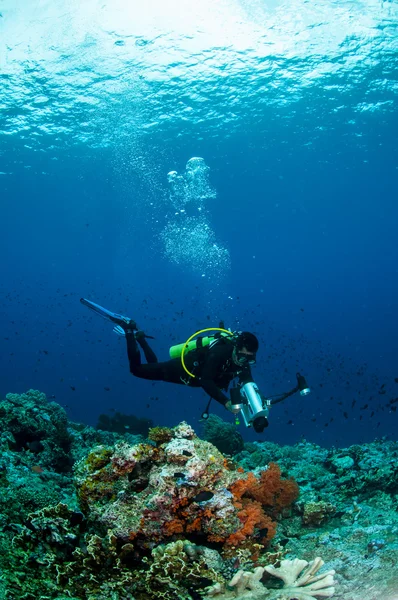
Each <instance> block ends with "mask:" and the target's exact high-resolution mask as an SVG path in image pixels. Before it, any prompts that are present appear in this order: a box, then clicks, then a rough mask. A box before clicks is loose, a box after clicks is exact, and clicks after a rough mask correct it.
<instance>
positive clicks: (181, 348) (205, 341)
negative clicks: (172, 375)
mask: <svg viewBox="0 0 398 600" xmlns="http://www.w3.org/2000/svg"><path fill="white" fill-rule="evenodd" d="M230 336H232V331H231V333H224V332H217V333H216V334H214V335H206V336H204V337H198V338H196V339H195V340H192V341H190V342H188V343H187V342H184V343H182V344H176V345H175V346H171V348H170V350H169V355H170V358H181V355H182V353H184V355H186V354H188V352H192V350H198V349H199V348H206V347H207V346H208V347H209V348H211V346H212V345H213V344H214V343H216V342H218V341H219V340H220V339H221V338H223V337H230Z"/></svg>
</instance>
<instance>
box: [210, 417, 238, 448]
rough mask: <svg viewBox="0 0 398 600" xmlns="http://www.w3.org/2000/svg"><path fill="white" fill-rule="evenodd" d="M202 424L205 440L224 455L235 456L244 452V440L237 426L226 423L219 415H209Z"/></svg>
mask: <svg viewBox="0 0 398 600" xmlns="http://www.w3.org/2000/svg"><path fill="white" fill-rule="evenodd" d="M202 424H203V437H204V439H205V440H206V441H208V442H210V443H211V444H213V446H215V447H216V448H217V449H218V450H219V451H220V452H222V453H223V454H230V455H234V454H237V452H241V451H242V450H243V447H244V443H243V438H242V436H241V434H240V433H239V431H238V430H237V428H236V425H235V424H233V423H229V422H227V421H224V420H223V419H221V418H220V417H218V416H217V415H209V417H208V418H207V419H204V420H203V421H202Z"/></svg>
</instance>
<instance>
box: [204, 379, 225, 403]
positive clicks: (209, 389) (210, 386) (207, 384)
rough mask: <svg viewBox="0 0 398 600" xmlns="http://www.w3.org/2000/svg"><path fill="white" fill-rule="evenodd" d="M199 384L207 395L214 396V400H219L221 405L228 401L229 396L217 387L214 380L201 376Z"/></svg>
mask: <svg viewBox="0 0 398 600" xmlns="http://www.w3.org/2000/svg"><path fill="white" fill-rule="evenodd" d="M200 385H201V387H202V389H203V390H204V391H205V392H206V394H209V396H211V397H212V398H214V400H217V402H219V403H220V404H222V405H223V406H225V405H226V403H227V402H229V398H228V397H227V396H226V395H225V394H224V393H223V392H222V391H221V390H220V388H219V387H217V386H216V384H215V383H214V381H212V380H211V379H203V378H202V377H201V378H200Z"/></svg>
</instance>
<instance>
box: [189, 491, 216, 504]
mask: <svg viewBox="0 0 398 600" xmlns="http://www.w3.org/2000/svg"><path fill="white" fill-rule="evenodd" d="M213 496H214V494H213V492H199V494H196V496H195V497H194V498H193V501H194V502H207V501H208V500H211V499H212V498H213Z"/></svg>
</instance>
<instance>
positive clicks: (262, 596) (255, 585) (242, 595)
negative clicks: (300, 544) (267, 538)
mask: <svg viewBox="0 0 398 600" xmlns="http://www.w3.org/2000/svg"><path fill="white" fill-rule="evenodd" d="M323 565H324V562H323V560H322V559H321V558H319V557H317V558H315V559H314V560H313V561H311V562H310V563H308V562H307V561H306V560H299V559H297V558H295V559H294V560H282V561H281V565H280V567H278V568H276V567H274V566H273V565H268V566H267V567H264V568H263V567H257V568H256V569H255V570H254V571H253V572H250V571H243V570H240V571H238V572H237V573H236V574H235V575H234V576H233V578H232V579H231V581H230V582H229V583H228V588H229V589H226V588H225V586H224V585H222V584H219V583H216V584H215V585H213V586H212V587H210V588H208V589H207V590H206V593H207V595H206V596H205V600H206V598H213V597H217V598H218V599H219V600H229V599H232V598H235V599H237V600H316V599H317V598H330V597H331V596H333V594H334V591H335V590H334V587H333V586H334V580H333V575H334V574H335V571H327V572H326V573H320V574H318V575H316V573H317V572H318V570H319V569H320V568H321V567H322V566H323ZM264 571H267V573H270V575H273V576H274V577H278V578H279V579H282V581H283V583H284V586H283V588H282V589H280V590H270V589H267V588H266V587H265V586H264V585H263V584H262V583H261V579H262V576H263V574H264ZM231 588H232V589H231Z"/></svg>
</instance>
